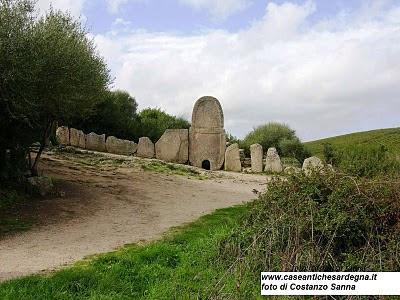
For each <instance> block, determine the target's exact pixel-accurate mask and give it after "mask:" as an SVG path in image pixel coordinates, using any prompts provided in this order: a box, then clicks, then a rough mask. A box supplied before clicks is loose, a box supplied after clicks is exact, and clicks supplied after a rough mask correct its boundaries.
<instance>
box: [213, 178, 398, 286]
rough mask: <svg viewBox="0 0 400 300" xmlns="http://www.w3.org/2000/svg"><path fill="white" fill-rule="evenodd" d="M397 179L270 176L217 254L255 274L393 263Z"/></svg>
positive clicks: (392, 266)
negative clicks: (277, 177) (285, 178)
mask: <svg viewBox="0 0 400 300" xmlns="http://www.w3.org/2000/svg"><path fill="white" fill-rule="evenodd" d="M399 187H400V183H399V181H398V180H393V179H392V180H389V179H387V180H383V181H371V180H365V179H363V180H358V181H356V180H355V179H354V178H351V177H348V176H339V175H337V174H329V175H324V176H320V175H316V174H314V175H313V176H309V177H307V176H303V175H298V176H295V175H293V176H291V177H289V178H288V179H287V180H279V179H275V180H273V181H272V182H271V183H270V184H269V186H268V191H267V192H266V193H265V194H263V195H261V196H260V198H259V199H258V200H256V201H255V202H254V203H252V207H251V209H250V211H249V213H248V214H247V216H245V217H244V219H243V222H242V225H241V227H239V228H238V229H237V230H235V231H234V232H233V233H232V234H231V235H230V236H229V237H228V238H226V239H225V240H224V241H223V242H221V244H220V252H221V257H222V262H223V263H226V264H227V265H232V263H234V262H235V261H236V262H237V263H236V264H234V265H235V267H236V269H235V270H236V271H237V272H240V274H241V276H238V277H240V278H246V276H244V275H243V274H244V273H246V274H247V275H250V277H253V278H251V279H250V280H254V282H257V280H259V274H260V273H259V272H260V271H313V272H317V271H397V270H399V269H400V226H399V225H400V189H399ZM240 278H239V279H238V280H239V282H238V285H240V284H241V282H240ZM244 280H249V279H244Z"/></svg>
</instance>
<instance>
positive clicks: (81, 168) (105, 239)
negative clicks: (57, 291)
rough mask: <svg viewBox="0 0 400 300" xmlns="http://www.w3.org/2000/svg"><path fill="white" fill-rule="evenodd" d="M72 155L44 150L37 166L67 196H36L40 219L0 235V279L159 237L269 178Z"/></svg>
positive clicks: (247, 194) (242, 197)
mask: <svg viewBox="0 0 400 300" xmlns="http://www.w3.org/2000/svg"><path fill="white" fill-rule="evenodd" d="M71 157H72V158H71ZM71 157H69V158H68V159H66V158H63V157H61V156H54V155H52V156H49V155H47V156H45V159H44V162H43V165H42V168H43V169H44V171H45V173H46V174H47V175H51V176H52V177H53V178H56V179H60V180H59V181H60V182H62V183H60V186H61V188H62V190H63V192H65V196H63V197H52V198H49V199H44V200H42V201H39V202H38V204H37V207H36V208H35V212H34V213H36V214H37V217H38V219H39V220H40V223H39V224H38V225H37V226H35V227H34V228H33V229H32V230H29V231H27V232H23V233H19V234H15V235H13V236H8V237H5V238H3V239H1V240H0V281H4V280H7V279H10V278H15V277H19V276H23V275H27V274H32V273H37V272H40V271H46V270H52V269H55V268H59V267H60V266H63V265H66V264H70V263H72V262H74V261H77V260H79V259H82V258H84V257H85V256H88V255H92V254H96V253H101V252H107V251H111V250H113V249H115V248H117V247H119V246H122V245H124V244H127V243H136V242H140V241H148V240H152V239H156V238H159V237H160V236H161V235H162V234H163V233H164V232H166V231H167V230H168V229H169V228H171V227H173V226H177V225H181V224H183V223H187V222H190V221H193V220H196V219H197V218H198V217H200V216H201V215H204V214H207V213H210V212H212V211H214V210H215V209H217V208H223V207H228V206H232V205H235V204H239V203H242V202H244V201H249V200H251V199H254V198H255V195H254V194H253V192H252V190H253V189H257V190H262V189H264V188H265V185H266V182H267V178H266V177H265V176H255V175H245V174H231V173H228V174H227V173H224V172H221V173H222V174H224V175H223V177H222V178H214V179H207V180H198V179H196V178H188V177H185V176H178V175H167V174H160V173H155V172H151V171H143V170H142V169H141V168H135V167H131V166H124V165H119V166H117V167H116V166H109V165H102V166H101V167H98V166H90V165H83V164H81V163H79V162H78V161H77V160H75V159H74V158H73V156H71ZM219 174H220V173H219Z"/></svg>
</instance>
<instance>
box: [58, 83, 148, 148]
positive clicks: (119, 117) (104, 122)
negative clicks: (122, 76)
mask: <svg viewBox="0 0 400 300" xmlns="http://www.w3.org/2000/svg"><path fill="white" fill-rule="evenodd" d="M137 107H138V104H137V102H136V100H135V98H133V97H131V96H130V95H129V93H127V92H125V91H120V90H117V91H107V92H106V93H105V95H104V97H102V99H101V100H100V101H99V102H98V103H97V104H96V105H95V106H94V108H93V110H92V112H91V113H90V114H88V115H87V116H86V117H80V118H77V119H76V120H73V121H72V122H70V123H68V124H66V125H68V126H69V127H73V128H79V129H81V130H83V131H84V132H86V133H89V132H96V133H98V134H103V133H104V134H106V135H107V136H110V135H112V136H116V137H118V138H121V139H130V140H135V141H137V139H138V138H139V137H140V136H138V134H140V133H139V129H140V120H139V118H138V113H137Z"/></svg>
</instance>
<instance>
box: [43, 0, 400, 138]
mask: <svg viewBox="0 0 400 300" xmlns="http://www.w3.org/2000/svg"><path fill="white" fill-rule="evenodd" d="M50 4H51V5H52V6H53V7H54V8H56V9H60V10H63V11H69V12H70V13H71V14H72V15H74V16H76V17H77V18H78V17H79V18H80V19H81V21H82V23H83V24H84V25H85V26H86V27H87V28H88V30H89V34H88V35H89V37H90V38H92V39H93V40H94V42H95V44H96V46H97V49H98V51H99V53H100V54H101V55H102V56H103V57H104V59H105V61H106V62H107V64H108V66H109V68H110V70H111V73H112V76H113V78H114V80H113V83H112V86H111V88H112V89H122V90H126V91H128V92H129V93H130V94H131V95H132V96H134V97H135V98H136V100H137V102H138V103H139V109H143V108H146V107H159V108H161V109H163V110H165V111H167V112H168V113H171V114H174V115H178V116H183V117H185V118H187V119H189V120H190V118H191V112H192V109H193V105H194V102H195V101H196V100H197V99H198V98H200V97H201V96H204V95H210V96H215V97H216V98H218V99H219V100H220V102H221V104H222V107H223V110H224V115H225V129H226V130H227V131H228V132H229V133H231V134H233V135H235V136H238V137H240V138H242V137H244V136H245V135H246V133H248V132H249V131H251V130H252V129H253V128H254V127H256V126H258V125H261V124H264V123H266V122H270V121H277V122H284V123H287V124H289V125H290V126H291V127H292V128H293V129H295V130H296V131H297V133H298V135H299V136H300V138H301V139H303V140H304V141H308V140H313V139H318V138H323V137H329V136H334V135H340V134H345V133H350V132H355V131H364V130H370V129H376V128H387V127H400V0H363V1H361V0H338V1H334V0H273V1H268V0H38V9H39V10H40V12H42V13H43V12H44V11H45V10H46V9H47V8H48V7H49V6H50Z"/></svg>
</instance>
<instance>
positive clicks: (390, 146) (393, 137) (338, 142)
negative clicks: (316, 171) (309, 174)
mask: <svg viewBox="0 0 400 300" xmlns="http://www.w3.org/2000/svg"><path fill="white" fill-rule="evenodd" d="M326 143H329V144H331V145H332V146H333V147H334V148H335V149H337V150H340V149H341V148H346V147H348V146H350V145H360V146H364V145H366V146H368V145H376V146H379V145H384V146H385V147H386V148H387V150H388V153H389V154H391V155H394V156H397V157H400V128H388V129H378V130H371V131H364V132H356V133H351V134H346V135H340V136H335V137H331V138H326V139H322V140H317V141H312V142H306V143H304V144H305V145H306V147H307V149H308V150H309V151H311V153H312V154H313V155H317V156H320V157H321V158H322V156H323V150H324V144H326Z"/></svg>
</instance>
